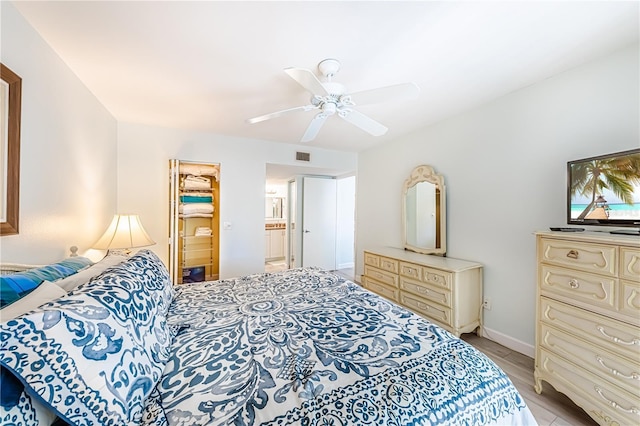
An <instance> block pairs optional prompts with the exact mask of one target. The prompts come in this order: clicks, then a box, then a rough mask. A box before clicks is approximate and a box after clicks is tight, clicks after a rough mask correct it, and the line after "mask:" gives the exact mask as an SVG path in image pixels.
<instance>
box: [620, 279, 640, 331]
mask: <svg viewBox="0 0 640 426" xmlns="http://www.w3.org/2000/svg"><path fill="white" fill-rule="evenodd" d="M620 313H621V314H622V315H625V316H626V317H627V319H628V321H629V322H630V323H632V324H634V325H636V326H637V327H640V283H637V282H631V281H625V280H620Z"/></svg>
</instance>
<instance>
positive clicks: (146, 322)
mask: <svg viewBox="0 0 640 426" xmlns="http://www.w3.org/2000/svg"><path fill="white" fill-rule="evenodd" d="M173 296H174V290H173V287H172V285H171V281H170V279H169V273H168V272H167V269H166V268H165V267H164V265H163V263H162V261H161V260H160V259H159V258H158V257H157V256H156V255H155V254H154V253H153V252H151V251H149V250H143V251H141V252H139V253H138V254H136V255H135V256H132V257H131V258H129V259H127V260H126V261H124V262H123V263H121V264H120V265H117V266H115V267H112V268H109V269H108V270H106V271H105V272H103V273H102V274H101V275H99V276H98V277H96V278H95V279H94V280H93V281H92V284H91V285H90V286H84V287H79V288H78V289H77V290H76V291H75V292H73V293H71V294H69V295H68V296H66V297H64V298H62V299H59V300H56V301H53V302H51V303H49V304H47V305H44V306H42V307H40V308H38V309H36V310H35V311H32V312H29V313H27V314H25V315H22V316H20V317H18V318H15V319H12V320H9V321H7V322H6V323H2V324H0V335H1V336H2V342H1V344H0V365H2V366H4V367H5V368H7V369H8V370H10V371H11V372H12V373H13V374H14V375H15V376H16V377H17V378H19V380H20V381H21V382H22V383H23V384H24V385H25V387H26V389H27V391H28V393H29V394H31V395H34V396H35V397H36V399H38V400H40V401H42V402H44V403H45V404H47V405H48V406H50V407H51V408H52V409H53V410H54V411H55V412H56V414H57V415H58V416H59V417H61V418H62V419H63V420H64V421H66V422H68V423H71V424H99V425H122V424H138V423H139V422H140V419H141V417H142V415H143V409H144V407H145V402H146V399H147V398H148V397H149V395H150V394H151V392H152V390H153V389H154V387H155V385H156V383H157V382H158V381H159V380H160V377H161V375H162V372H163V370H164V366H165V364H166V363H167V361H168V359H169V356H170V345H171V341H172V339H173V337H174V332H173V329H172V328H171V327H169V326H168V325H167V322H166V312H167V310H168V307H169V304H170V303H171V300H172V299H173Z"/></svg>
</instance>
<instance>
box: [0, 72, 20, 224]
mask: <svg viewBox="0 0 640 426" xmlns="http://www.w3.org/2000/svg"><path fill="white" fill-rule="evenodd" d="M0 76H1V79H2V81H0V171H1V172H0V194H1V196H0V236H5V235H15V234H17V233H18V221H19V216H20V214H19V213H20V208H19V206H20V113H21V110H22V79H21V78H20V77H19V76H18V75H17V74H16V73H14V72H13V71H11V70H10V69H9V68H7V67H6V66H5V65H4V64H1V63H0Z"/></svg>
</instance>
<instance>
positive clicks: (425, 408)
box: [151, 268, 536, 426]
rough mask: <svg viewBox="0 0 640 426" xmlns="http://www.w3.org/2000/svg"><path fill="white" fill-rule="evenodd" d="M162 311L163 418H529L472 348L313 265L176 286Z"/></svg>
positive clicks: (469, 421)
mask: <svg viewBox="0 0 640 426" xmlns="http://www.w3.org/2000/svg"><path fill="white" fill-rule="evenodd" d="M167 321H168V322H169V324H172V325H175V326H176V327H179V332H178V334H177V336H176V337H175V339H174V341H173V344H172V355H171V357H170V359H169V361H168V363H167V367H166V369H165V371H164V374H163V376H162V379H161V380H160V382H159V383H158V386H157V390H158V398H159V399H160V400H161V405H162V408H163V416H166V420H167V422H168V424H169V425H176V426H178V425H179V426H187V425H189V426H193V425H334V426H339V425H385V426H387V425H397V426H407V425H456V426H461V425H469V426H481V425H534V424H536V422H535V420H534V419H533V416H532V415H531V413H530V411H529V409H528V408H527V406H526V404H525V401H524V400H523V399H522V397H521V396H520V394H519V393H518V392H517V390H516V389H515V388H514V386H513V384H512V383H511V382H510V380H509V378H508V377H507V376H506V375H505V373H504V372H502V371H501V370H500V369H499V368H498V367H497V366H496V365H495V364H494V363H493V362H492V361H490V360H489V359H488V358H487V357H486V356H484V355H483V354H481V353H480V352H478V351H477V350H476V349H474V348H473V347H472V346H470V345H469V344H467V343H465V342H463V341H462V340H460V339H458V338H456V337H454V336H453V335H452V334H450V333H449V332H447V331H445V330H443V329H442V328H440V327H438V326H437V325H434V324H432V323H429V322H428V321H427V320H425V319H423V318H422V317H419V316H417V315H415V314H413V313H410V312H409V311H407V310H405V309H403V308H401V307H399V306H397V305H395V304H393V303H391V302H389V301H387V300H386V299H383V298H381V297H379V296H377V295H375V294H373V293H371V292H369V291H367V290H364V289H362V288H361V287H360V286H358V285H357V284H354V283H352V282H349V281H346V280H344V279H342V278H340V277H339V276H338V275H335V274H333V273H330V272H326V271H323V270H320V269H317V268H301V269H292V270H289V271H285V272H279V273H271V274H269V273H265V274H257V275H250V276H245V277H241V278H236V279H227V280H221V281H214V282H205V283H193V284H187V285H182V286H180V287H179V288H178V289H177V292H176V297H175V299H174V301H173V303H172V304H171V307H170V309H169V312H168V316H167ZM151 423H152V422H151Z"/></svg>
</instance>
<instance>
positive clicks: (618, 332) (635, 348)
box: [540, 297, 640, 360]
mask: <svg viewBox="0 0 640 426" xmlns="http://www.w3.org/2000/svg"><path fill="white" fill-rule="evenodd" d="M540 320H541V321H542V322H545V323H547V324H549V325H551V326H552V327H555V328H558V329H560V330H563V331H565V332H567V333H569V334H572V335H574V336H576V337H579V338H581V339H584V340H587V341H589V342H592V343H595V344H596V345H600V346H602V347H603V348H605V349H606V350H609V351H611V352H613V353H616V354H619V355H623V356H626V357H628V358H630V359H632V360H635V359H638V357H640V329H638V327H637V326H633V325H630V324H627V323H624V322H621V321H616V320H614V319H611V318H607V317H605V316H602V315H598V314H596V313H593V312H588V311H585V310H583V309H580V308H577V307H575V306H571V305H567V304H565V303H562V302H558V301H555V300H552V299H548V298H546V297H541V298H540Z"/></svg>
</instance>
